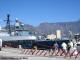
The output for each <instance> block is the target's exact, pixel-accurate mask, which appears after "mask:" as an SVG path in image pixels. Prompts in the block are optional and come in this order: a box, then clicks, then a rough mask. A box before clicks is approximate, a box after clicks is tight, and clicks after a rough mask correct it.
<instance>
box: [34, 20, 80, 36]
mask: <svg viewBox="0 0 80 60" xmlns="http://www.w3.org/2000/svg"><path fill="white" fill-rule="evenodd" d="M34 29H35V31H37V32H38V33H40V34H42V35H47V34H52V33H53V34H56V30H61V33H62V35H69V31H70V30H71V31H72V32H73V33H80V20H78V21H74V22H58V23H41V24H40V25H39V26H37V27H35V28H34Z"/></svg>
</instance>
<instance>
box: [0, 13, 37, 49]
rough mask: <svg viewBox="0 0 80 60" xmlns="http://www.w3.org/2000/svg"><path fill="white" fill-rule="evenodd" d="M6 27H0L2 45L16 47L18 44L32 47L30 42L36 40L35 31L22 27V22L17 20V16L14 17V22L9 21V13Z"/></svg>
mask: <svg viewBox="0 0 80 60" xmlns="http://www.w3.org/2000/svg"><path fill="white" fill-rule="evenodd" d="M4 21H6V27H5V28H2V27H0V39H2V41H3V47H4V46H5V45H7V46H9V47H15V48H17V47H18V45H22V47H23V48H25V46H27V47H26V48H32V43H33V42H34V41H35V40H37V37H36V36H35V32H34V31H33V30H30V29H25V28H24V23H21V22H19V20H18V18H16V19H15V24H14V25H11V23H10V21H11V20H10V14H8V15H7V20H4Z"/></svg>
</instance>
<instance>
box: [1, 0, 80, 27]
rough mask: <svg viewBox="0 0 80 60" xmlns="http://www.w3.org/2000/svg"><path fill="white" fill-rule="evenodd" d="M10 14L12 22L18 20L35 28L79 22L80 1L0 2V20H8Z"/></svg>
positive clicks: (33, 0) (31, 0)
mask: <svg viewBox="0 0 80 60" xmlns="http://www.w3.org/2000/svg"><path fill="white" fill-rule="evenodd" d="M8 13H9V14H10V20H12V21H14V20H15V18H18V19H19V20H20V21H21V22H24V23H25V24H29V25H33V26H38V25H39V24H40V23H44V22H48V23H55V22H71V21H77V20H78V19H80V0H0V20H6V19H7V17H6V15H7V14H8ZM0 22H1V21H0ZM0 24H1V25H4V24H5V23H4V22H1V23H0Z"/></svg>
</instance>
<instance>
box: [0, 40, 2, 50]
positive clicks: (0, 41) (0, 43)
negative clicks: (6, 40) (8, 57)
mask: <svg viewBox="0 0 80 60" xmlns="http://www.w3.org/2000/svg"><path fill="white" fill-rule="evenodd" d="M1 48H2V39H0V51H1Z"/></svg>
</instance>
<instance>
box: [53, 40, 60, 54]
mask: <svg viewBox="0 0 80 60" xmlns="http://www.w3.org/2000/svg"><path fill="white" fill-rule="evenodd" d="M54 48H55V54H56V53H57V52H58V48H59V45H58V42H57V41H56V42H55V44H54Z"/></svg>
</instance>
